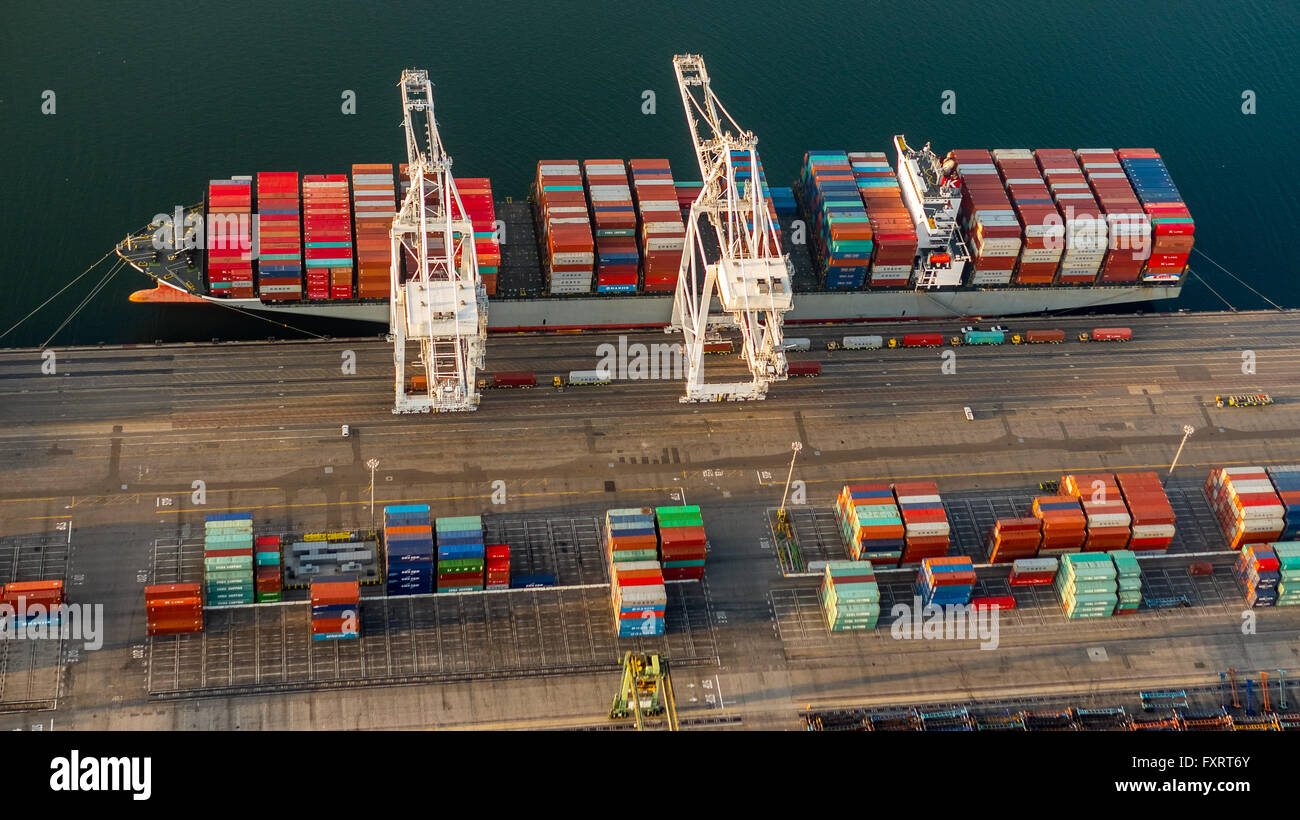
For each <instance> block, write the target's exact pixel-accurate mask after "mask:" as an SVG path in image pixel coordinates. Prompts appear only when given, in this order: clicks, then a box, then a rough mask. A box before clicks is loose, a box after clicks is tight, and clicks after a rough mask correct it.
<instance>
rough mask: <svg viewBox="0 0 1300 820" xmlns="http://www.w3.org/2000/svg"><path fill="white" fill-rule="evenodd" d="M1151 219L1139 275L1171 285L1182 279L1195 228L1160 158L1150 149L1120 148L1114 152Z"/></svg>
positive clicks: (1190, 215) (1189, 213) (1148, 280)
mask: <svg viewBox="0 0 1300 820" xmlns="http://www.w3.org/2000/svg"><path fill="white" fill-rule="evenodd" d="M1115 153H1116V155H1117V156H1118V157H1119V163H1120V165H1121V166H1122V167H1123V169H1124V173H1125V174H1127V175H1128V181H1129V183H1130V184H1131V185H1132V186H1133V192H1134V193H1135V194H1137V198H1138V200H1139V201H1140V202H1141V203H1142V209H1143V210H1144V211H1146V212H1147V215H1148V216H1150V217H1151V232H1152V234H1153V236H1152V238H1151V255H1150V256H1149V257H1147V260H1146V268H1145V269H1144V270H1143V271H1142V280H1143V281H1144V282H1171V281H1177V280H1178V279H1180V278H1182V275H1183V271H1184V270H1186V268H1187V257H1188V255H1189V254H1191V252H1192V244H1193V242H1194V241H1195V233H1196V224H1195V223H1194V222H1193V221H1192V214H1191V212H1190V211H1188V210H1187V205H1186V204H1185V203H1184V202H1183V197H1182V194H1180V193H1178V188H1176V187H1175V186H1174V181H1173V178H1172V177H1170V176H1169V170H1168V169H1167V168H1165V162H1164V160H1162V159H1161V158H1160V155H1159V154H1158V153H1156V152H1155V151H1154V150H1153V149H1151V148H1121V149H1120V150H1119V151H1117V152H1115Z"/></svg>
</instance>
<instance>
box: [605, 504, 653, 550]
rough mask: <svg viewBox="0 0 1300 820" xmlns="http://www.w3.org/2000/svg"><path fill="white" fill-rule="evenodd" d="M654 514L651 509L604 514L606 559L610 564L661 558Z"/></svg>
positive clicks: (606, 512)
mask: <svg viewBox="0 0 1300 820" xmlns="http://www.w3.org/2000/svg"><path fill="white" fill-rule="evenodd" d="M658 549H659V537H658V535H657V534H656V532H655V513H654V510H652V509H651V508H649V507H641V508H640V509H636V508H629V509H621V510H606V511H605V557H606V558H607V559H608V560H609V563H610V564H619V563H625V562H627V561H655V560H657V559H658V558H659V553H658Z"/></svg>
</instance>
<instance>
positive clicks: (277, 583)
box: [253, 535, 284, 604]
mask: <svg viewBox="0 0 1300 820" xmlns="http://www.w3.org/2000/svg"><path fill="white" fill-rule="evenodd" d="M253 550H254V554H253V563H254V564H256V565H257V570H256V573H255V578H254V582H255V588H256V590H257V602H258V603H259V604H263V603H274V602H277V601H280V600H282V599H283V592H284V561H283V556H282V555H281V553H280V536H278V535H259V536H257V538H255V539H253Z"/></svg>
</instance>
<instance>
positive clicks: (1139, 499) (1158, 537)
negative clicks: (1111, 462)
mask: <svg viewBox="0 0 1300 820" xmlns="http://www.w3.org/2000/svg"><path fill="white" fill-rule="evenodd" d="M1115 480H1116V481H1117V482H1118V483H1119V489H1120V492H1121V493H1123V495H1124V503H1125V504H1126V505H1127V506H1128V511H1129V515H1130V516H1131V517H1132V519H1133V523H1132V531H1133V535H1132V537H1131V538H1130V539H1129V542H1128V544H1127V545H1126V546H1127V547H1128V548H1129V549H1131V550H1133V551H1135V552H1163V551H1165V550H1167V549H1169V545H1170V544H1172V543H1173V541H1174V533H1175V531H1176V530H1175V528H1174V507H1173V505H1172V504H1170V503H1169V496H1168V495H1167V494H1166V493H1165V488H1164V486H1163V485H1162V484H1161V483H1160V476H1158V475H1156V474H1155V473H1150V472H1148V473H1116V474H1115Z"/></svg>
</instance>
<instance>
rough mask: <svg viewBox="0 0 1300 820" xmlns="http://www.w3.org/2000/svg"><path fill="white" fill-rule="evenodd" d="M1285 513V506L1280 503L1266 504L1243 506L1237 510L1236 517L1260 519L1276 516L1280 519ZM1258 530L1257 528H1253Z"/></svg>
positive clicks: (1247, 519)
mask: <svg viewBox="0 0 1300 820" xmlns="http://www.w3.org/2000/svg"><path fill="white" fill-rule="evenodd" d="M1285 514H1286V508H1285V507H1283V506H1282V505H1281V504H1267V505H1261V506H1258V507H1243V508H1242V509H1241V510H1240V511H1239V512H1238V517H1239V518H1240V519H1241V520H1243V521H1262V520H1264V519H1271V518H1276V519H1277V520H1279V521H1280V520H1282V516H1284V515H1285ZM1255 532H1258V530H1255Z"/></svg>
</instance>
